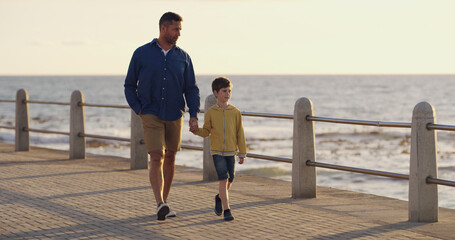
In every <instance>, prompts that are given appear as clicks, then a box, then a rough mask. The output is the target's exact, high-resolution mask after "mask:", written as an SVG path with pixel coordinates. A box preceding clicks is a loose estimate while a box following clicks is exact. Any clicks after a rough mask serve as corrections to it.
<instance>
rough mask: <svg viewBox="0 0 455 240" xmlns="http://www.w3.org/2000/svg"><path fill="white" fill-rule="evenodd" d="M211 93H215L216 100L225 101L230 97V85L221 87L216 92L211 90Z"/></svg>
mask: <svg viewBox="0 0 455 240" xmlns="http://www.w3.org/2000/svg"><path fill="white" fill-rule="evenodd" d="M213 94H214V95H215V97H216V99H217V100H218V102H220V103H227V102H228V101H229V99H230V98H231V87H225V88H221V89H220V90H219V91H218V92H217V91H213Z"/></svg>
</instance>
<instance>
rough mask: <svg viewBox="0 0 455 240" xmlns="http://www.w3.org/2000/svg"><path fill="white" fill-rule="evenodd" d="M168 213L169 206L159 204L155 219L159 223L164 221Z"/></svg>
mask: <svg viewBox="0 0 455 240" xmlns="http://www.w3.org/2000/svg"><path fill="white" fill-rule="evenodd" d="M168 213H169V205H167V203H160V204H158V207H157V208H156V217H157V219H158V220H159V221H163V220H165V219H166V215H167V214H168Z"/></svg>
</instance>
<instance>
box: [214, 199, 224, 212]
mask: <svg viewBox="0 0 455 240" xmlns="http://www.w3.org/2000/svg"><path fill="white" fill-rule="evenodd" d="M215 213H216V215H218V216H221V214H222V213H223V205H222V204H221V198H220V195H219V194H217V195H216V196H215Z"/></svg>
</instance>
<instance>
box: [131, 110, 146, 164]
mask: <svg viewBox="0 0 455 240" xmlns="http://www.w3.org/2000/svg"><path fill="white" fill-rule="evenodd" d="M130 145H131V146H130V156H131V159H130V169H147V167H148V162H147V160H148V153H147V147H146V145H145V142H144V132H143V131H142V120H141V117H139V116H138V115H137V114H136V113H135V112H134V111H133V110H131V144H130Z"/></svg>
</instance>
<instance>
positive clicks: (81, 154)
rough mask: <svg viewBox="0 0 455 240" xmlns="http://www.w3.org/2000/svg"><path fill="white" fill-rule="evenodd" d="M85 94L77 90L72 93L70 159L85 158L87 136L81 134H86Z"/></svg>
mask: <svg viewBox="0 0 455 240" xmlns="http://www.w3.org/2000/svg"><path fill="white" fill-rule="evenodd" d="M83 102H84V94H82V92H81V91H79V90H76V91H74V92H73V93H72V94H71V110H70V159H85V137H80V136H79V134H85V113H84V106H80V105H79V104H80V103H83Z"/></svg>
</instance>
